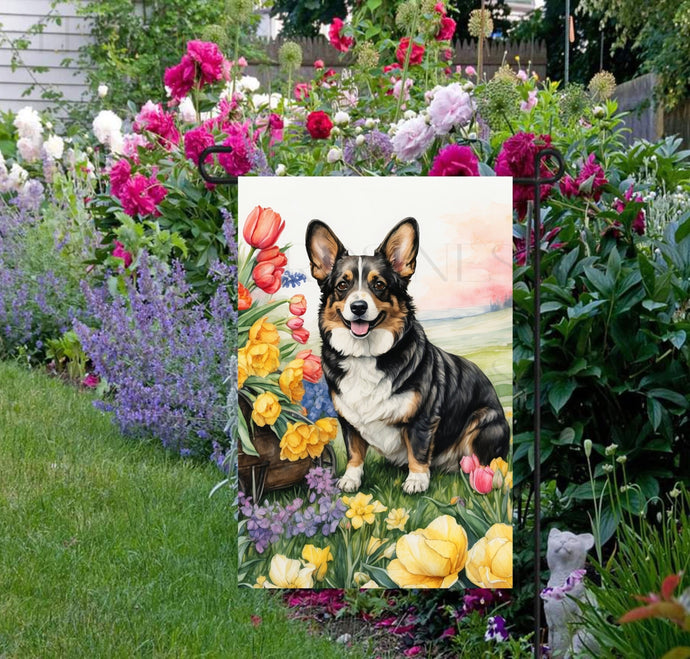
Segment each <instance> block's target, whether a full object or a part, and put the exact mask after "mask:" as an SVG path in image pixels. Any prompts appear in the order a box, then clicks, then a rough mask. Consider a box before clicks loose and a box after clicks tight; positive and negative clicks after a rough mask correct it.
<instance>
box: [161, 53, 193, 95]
mask: <svg viewBox="0 0 690 659" xmlns="http://www.w3.org/2000/svg"><path fill="white" fill-rule="evenodd" d="M195 76H196V63H195V62H194V60H193V59H192V58H191V57H190V56H189V55H183V56H182V59H181V60H180V63H179V64H177V65H176V66H171V67H170V68H167V69H166V70H165V75H164V76H163V82H164V83H165V86H166V87H169V88H170V93H171V95H172V97H173V98H174V99H176V100H178V101H179V100H180V99H183V98H184V97H185V96H187V94H188V93H189V91H190V90H191V89H192V87H194V80H195Z"/></svg>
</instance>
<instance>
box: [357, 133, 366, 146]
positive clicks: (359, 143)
mask: <svg viewBox="0 0 690 659" xmlns="http://www.w3.org/2000/svg"><path fill="white" fill-rule="evenodd" d="M364 142H365V138H364V135H357V137H356V138H355V144H356V145H357V146H362V144H364Z"/></svg>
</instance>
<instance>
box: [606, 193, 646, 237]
mask: <svg viewBox="0 0 690 659" xmlns="http://www.w3.org/2000/svg"><path fill="white" fill-rule="evenodd" d="M624 198H625V201H623V200H621V199H616V201H614V202H613V208H614V210H616V211H618V213H622V212H623V211H624V210H625V207H626V206H627V202H629V201H632V202H633V203H638V204H639V203H642V202H643V201H644V199H643V198H642V195H639V194H636V195H635V196H634V197H633V186H632V185H631V186H630V187H629V188H628V189H627V190H626V192H625V195H624ZM645 228H646V226H645V212H644V210H643V209H640V210H639V211H638V213H637V215H636V216H635V219H634V220H633V223H632V230H633V231H634V232H635V233H636V234H637V235H638V236H643V235H644V232H645Z"/></svg>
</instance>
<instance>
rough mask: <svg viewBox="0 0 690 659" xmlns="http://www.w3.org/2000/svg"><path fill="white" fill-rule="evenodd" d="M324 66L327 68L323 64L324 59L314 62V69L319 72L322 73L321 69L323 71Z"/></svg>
mask: <svg viewBox="0 0 690 659" xmlns="http://www.w3.org/2000/svg"><path fill="white" fill-rule="evenodd" d="M324 66H326V65H325V64H324V63H323V60H322V59H317V60H315V61H314V68H315V69H316V70H317V71H320V70H321V69H323V68H324Z"/></svg>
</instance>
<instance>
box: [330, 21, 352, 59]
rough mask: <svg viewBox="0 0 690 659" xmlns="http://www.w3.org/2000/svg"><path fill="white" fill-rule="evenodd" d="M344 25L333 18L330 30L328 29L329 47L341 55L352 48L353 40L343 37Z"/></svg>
mask: <svg viewBox="0 0 690 659" xmlns="http://www.w3.org/2000/svg"><path fill="white" fill-rule="evenodd" d="M343 26H344V23H343V21H342V19H340V18H334V19H333V22H332V23H331V26H330V28H328V40H329V41H330V42H331V46H333V48H335V49H336V50H339V51H340V52H341V53H346V52H347V51H348V50H350V48H351V47H352V44H353V43H354V41H355V40H354V39H353V38H352V37H346V36H345V35H343V33H342V32H343Z"/></svg>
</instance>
